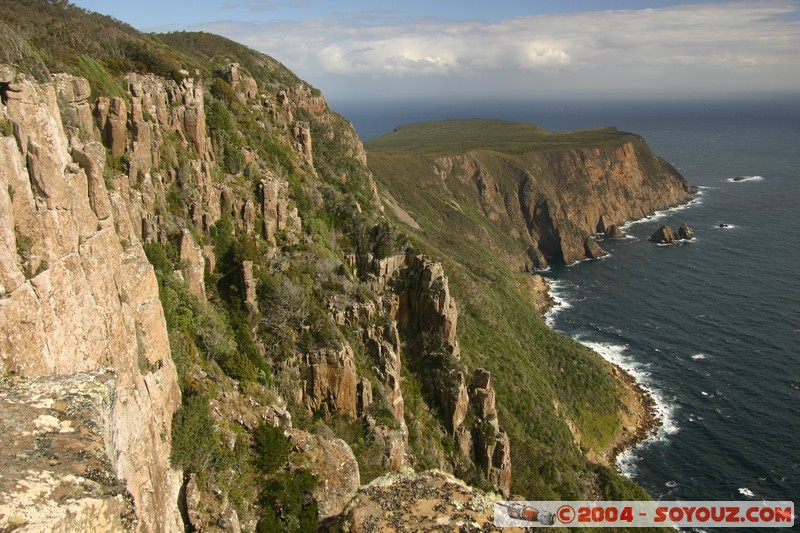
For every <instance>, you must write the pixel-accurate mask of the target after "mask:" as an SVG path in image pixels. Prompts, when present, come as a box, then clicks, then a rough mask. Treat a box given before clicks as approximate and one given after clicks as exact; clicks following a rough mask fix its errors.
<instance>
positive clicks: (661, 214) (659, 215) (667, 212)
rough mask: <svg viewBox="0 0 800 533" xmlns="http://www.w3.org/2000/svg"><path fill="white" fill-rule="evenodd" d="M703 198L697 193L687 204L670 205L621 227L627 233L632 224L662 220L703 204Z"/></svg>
mask: <svg viewBox="0 0 800 533" xmlns="http://www.w3.org/2000/svg"><path fill="white" fill-rule="evenodd" d="M702 204H703V198H702V195H695V197H694V198H692V199H691V200H690V201H688V202H686V203H685V204H681V205H678V206H675V207H670V208H669V209H664V210H663V211H656V212H655V213H653V214H652V215H648V216H646V217H644V218H640V219H637V220H631V221H628V222H626V223H624V224H623V225H621V226H620V227H619V229H621V230H622V232H623V233H626V230H627V229H628V228H630V227H631V226H635V225H636V224H643V223H645V222H655V221H657V220H662V219H664V218H668V217H670V216H672V215H673V214H674V213H678V212H680V211H685V210H686V209H691V208H692V207H695V206H698V205H702Z"/></svg>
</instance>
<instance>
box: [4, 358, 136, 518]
mask: <svg viewBox="0 0 800 533" xmlns="http://www.w3.org/2000/svg"><path fill="white" fill-rule="evenodd" d="M115 392H116V377H115V375H114V373H113V372H111V371H107V370H100V371H95V372H86V373H77V374H71V375H69V376H45V377H38V378H20V377H12V378H5V379H3V380H2V381H0V411H2V417H0V430H1V431H2V433H3V438H4V443H3V446H2V448H0V463H2V464H3V472H2V475H0V530H3V531H11V530H16V529H18V528H21V530H23V531H108V532H112V531H127V530H130V529H133V528H134V526H135V522H136V518H135V513H134V507H133V502H132V501H131V498H130V495H129V494H128V492H127V491H126V490H125V484H124V483H122V482H120V481H119V480H118V479H117V478H116V476H115V475H114V471H113V469H112V466H111V463H110V460H109V457H108V454H107V450H106V446H105V435H106V433H107V432H110V431H112V427H111V423H112V416H113V411H112V409H113V406H114V396H115Z"/></svg>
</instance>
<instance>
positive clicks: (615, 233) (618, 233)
mask: <svg viewBox="0 0 800 533" xmlns="http://www.w3.org/2000/svg"><path fill="white" fill-rule="evenodd" d="M603 236H604V237H605V238H606V239H624V238H625V234H624V233H623V232H622V230H621V229H620V227H619V226H617V225H616V224H611V225H610V226H608V227H607V228H606V229H605V231H603Z"/></svg>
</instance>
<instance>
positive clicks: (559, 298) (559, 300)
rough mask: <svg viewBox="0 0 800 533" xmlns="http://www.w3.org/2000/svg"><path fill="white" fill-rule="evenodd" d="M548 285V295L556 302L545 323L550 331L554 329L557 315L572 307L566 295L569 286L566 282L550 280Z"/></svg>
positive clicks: (545, 318) (548, 312)
mask: <svg viewBox="0 0 800 533" xmlns="http://www.w3.org/2000/svg"><path fill="white" fill-rule="evenodd" d="M547 283H548V284H549V285H550V290H549V291H548V293H549V294H550V297H551V298H552V299H553V301H554V302H555V305H553V307H551V308H550V309H549V310H548V311H547V313H545V315H544V323H545V324H547V327H549V328H550V329H554V326H555V323H556V315H558V313H560V312H561V311H563V310H565V309H569V308H570V307H572V305H571V304H570V303H569V302H568V301H567V298H566V295H565V294H564V293H565V288H566V286H567V284H566V283H565V282H563V281H561V280H557V279H549V278H548V280H547Z"/></svg>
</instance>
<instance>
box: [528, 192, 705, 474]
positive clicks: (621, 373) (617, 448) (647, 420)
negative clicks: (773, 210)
mask: <svg viewBox="0 0 800 533" xmlns="http://www.w3.org/2000/svg"><path fill="white" fill-rule="evenodd" d="M702 195H703V191H702V190H701V189H699V188H694V187H693V188H692V189H691V193H690V197H689V199H688V200H687V201H686V202H684V203H682V204H678V205H676V206H673V207H669V208H666V209H663V210H657V211H655V212H654V213H653V214H652V215H650V216H647V217H644V218H640V219H635V220H629V221H627V222H625V223H623V224H622V225H621V228H622V229H623V230H624V229H626V228H628V227H630V226H632V225H635V224H638V223H642V222H652V221H653V220H658V219H661V218H665V217H666V216H668V215H669V214H670V213H672V212H675V211H682V210H684V209H688V208H690V207H692V206H694V205H697V204H700V203H702ZM604 257H606V256H604ZM530 277H531V278H532V281H531V282H529V284H530V287H531V292H532V293H533V296H532V299H533V302H534V304H535V305H536V306H537V308H538V309H539V311H540V313H541V315H542V317H543V318H544V319H545V322H546V323H547V325H548V326H549V327H550V328H551V329H553V330H554V331H557V330H555V328H553V321H552V315H551V316H548V315H550V314H551V311H553V314H554V313H555V312H558V309H559V307H560V308H562V309H563V308H566V307H569V303H568V302H567V301H565V300H563V299H561V298H559V297H558V296H557V295H555V294H553V289H552V287H551V285H552V282H553V281H557V280H549V279H545V278H544V277H542V276H541V275H540V274H533V275H532V276H530ZM558 333H561V332H558ZM561 334H563V333H561ZM589 348H591V349H592V350H593V351H594V352H595V353H596V354H597V355H599V356H600V357H601V358H602V359H603V361H605V362H606V363H607V364H608V365H609V369H610V372H611V374H612V375H613V376H614V378H615V379H616V381H617V384H618V386H619V387H620V390H621V393H622V394H621V396H622V397H621V400H622V403H623V406H622V409H621V410H620V411H619V416H620V421H621V423H622V428H621V430H620V432H619V433H618V434H617V436H616V437H615V438H614V439H613V441H612V442H610V443H609V444H608V445H607V446H606V447H604V448H603V449H601V450H591V451H589V453H588V454H587V456H588V457H589V459H590V460H592V461H595V462H598V463H601V464H604V465H606V466H609V467H611V468H614V469H615V470H616V471H617V472H619V473H621V474H623V475H624V474H625V472H623V471H622V468H621V466H620V464H619V462H618V459H619V457H620V455H622V454H623V453H625V452H627V451H629V450H632V449H634V448H635V447H636V446H637V445H639V444H640V443H642V442H644V441H646V440H647V439H649V438H651V437H653V436H654V435H656V434H657V432H658V429H659V428H660V427H661V426H662V425H663V424H664V419H662V417H661V416H660V415H659V410H658V406H657V403H656V400H655V398H654V397H653V395H652V394H651V393H650V391H648V390H647V388H646V387H645V385H644V384H642V383H640V382H639V381H638V380H637V379H636V377H635V376H634V375H633V374H631V373H630V372H628V371H627V370H625V369H624V368H622V367H621V366H620V365H619V364H617V363H615V362H614V361H612V360H611V359H609V358H608V357H607V356H606V355H603V353H601V352H600V351H598V350H597V349H594V348H592V347H591V346H589Z"/></svg>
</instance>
